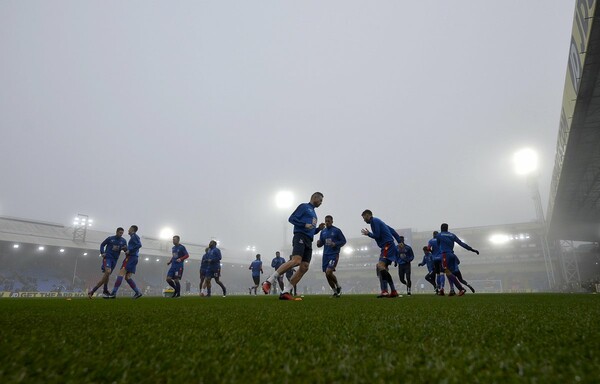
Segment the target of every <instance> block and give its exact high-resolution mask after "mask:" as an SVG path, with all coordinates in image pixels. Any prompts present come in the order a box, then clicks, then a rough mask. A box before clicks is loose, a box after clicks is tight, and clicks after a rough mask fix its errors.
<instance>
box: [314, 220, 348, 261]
mask: <svg viewBox="0 0 600 384" xmlns="http://www.w3.org/2000/svg"><path fill="white" fill-rule="evenodd" d="M319 240H320V241H321V243H323V246H324V247H325V248H323V256H333V255H338V254H339V253H340V249H341V248H342V247H343V246H344V245H345V244H346V237H345V236H344V234H343V233H342V231H341V230H340V229H339V228H338V227H334V226H333V225H332V226H331V228H327V227H325V228H323V230H322V231H321V236H320V237H319Z"/></svg>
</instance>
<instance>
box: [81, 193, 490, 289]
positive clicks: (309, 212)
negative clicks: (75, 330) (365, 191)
mask: <svg viewBox="0 0 600 384" xmlns="http://www.w3.org/2000/svg"><path fill="white" fill-rule="evenodd" d="M322 202H323V194H322V193H321V192H315V193H313V194H312V196H311V198H310V201H309V202H308V203H302V204H300V205H299V206H298V207H297V208H296V210H295V211H294V212H293V213H292V214H291V215H290V217H289V219H288V221H289V222H290V223H291V224H292V225H293V226H294V236H293V239H292V246H293V249H292V255H290V257H289V260H288V261H286V260H285V259H284V258H283V257H281V255H280V253H279V252H277V253H276V257H275V258H274V259H273V262H272V263H271V266H272V267H273V268H274V269H275V272H274V273H272V274H271V275H270V276H269V277H268V278H267V279H266V280H265V281H264V282H263V283H262V290H263V292H264V293H265V294H269V293H270V292H271V289H272V288H273V285H274V284H275V282H277V283H278V285H279V287H280V289H281V294H280V295H279V299H281V300H300V299H301V298H298V297H294V296H295V295H296V292H295V288H296V286H297V284H298V282H299V281H300V280H301V279H302V277H303V276H304V274H305V273H306V272H307V271H308V268H309V265H310V261H311V259H312V253H313V249H312V243H313V239H314V236H315V235H316V234H318V233H320V236H319V239H318V240H317V247H319V248H320V247H324V249H323V262H322V270H323V272H324V273H325V277H326V279H327V282H328V284H329V286H330V287H331V289H332V291H333V297H335V298H339V297H340V295H341V292H342V287H341V285H340V283H339V281H338V279H337V277H336V276H335V274H334V272H335V269H336V266H337V264H338V261H339V256H340V251H341V248H342V247H343V246H344V245H345V244H346V238H345V236H344V234H343V233H342V231H341V230H340V229H339V228H337V227H334V226H333V217H332V216H331V215H327V216H326V217H325V222H324V223H321V224H319V225H317V223H318V219H317V214H316V212H315V209H316V208H318V207H320V206H321V204H322ZM362 218H363V220H364V221H365V223H367V224H370V227H371V229H370V230H369V229H367V228H364V229H362V230H361V233H362V234H363V235H365V236H368V237H370V238H372V239H373V240H375V242H376V243H377V245H378V246H379V248H380V249H381V252H380V255H379V260H378V263H377V268H376V272H377V277H378V279H379V283H380V287H381V293H380V294H379V295H378V296H377V297H378V298H394V297H398V296H399V294H398V291H397V290H396V288H395V285H394V280H393V278H392V275H391V274H390V272H389V267H390V265H392V264H394V266H395V267H398V275H399V279H400V281H401V282H402V283H403V284H404V285H406V287H407V295H411V286H412V283H411V279H410V276H411V264H410V263H411V262H412V261H413V260H414V252H413V250H412V248H411V247H410V246H409V245H407V244H405V243H404V237H403V236H400V235H399V234H398V233H397V232H396V230H394V229H393V228H392V227H390V226H389V225H387V224H386V223H384V222H383V221H382V220H381V219H379V218H377V217H374V216H373V213H372V212H371V211H370V210H368V209H367V210H365V211H364V212H363V213H362ZM440 230H441V231H440V232H437V231H435V232H433V238H432V239H431V240H429V243H428V245H427V246H425V247H423V252H424V255H423V261H422V262H421V263H419V266H423V265H427V269H428V274H427V276H426V277H425V278H426V280H427V281H428V282H430V283H431V284H432V285H433V287H434V289H435V292H436V294H439V295H445V293H444V286H445V278H447V279H448V281H449V284H450V292H449V295H450V296H453V295H455V294H456V292H455V289H454V287H456V289H457V290H458V294H457V295H458V296H462V295H464V294H465V292H466V291H465V289H464V287H463V285H462V284H465V285H466V286H467V287H469V289H470V290H471V291H472V292H475V290H474V289H473V287H472V286H471V285H469V284H468V283H467V282H466V281H465V280H464V279H463V278H462V274H461V272H460V269H459V267H458V265H459V263H460V261H459V260H458V257H457V256H456V255H455V254H454V244H455V243H456V244H458V245H460V246H461V247H463V248H465V249H467V250H469V251H472V252H475V253H477V254H478V255H479V251H477V250H476V249H473V248H472V247H471V246H469V245H468V244H465V243H464V242H462V241H461V240H460V239H459V238H458V237H457V236H456V235H455V234H453V233H451V232H449V231H448V224H446V223H444V224H442V225H441V228H440ZM137 231H138V227H137V226H135V225H132V226H131V227H130V228H129V231H128V233H129V236H130V239H129V241H128V242H127V241H125V239H124V238H123V233H124V229H123V228H120V227H119V228H117V231H116V234H115V236H110V237H108V238H107V239H106V240H104V241H103V242H102V244H101V245H100V253H101V256H102V272H103V275H102V278H101V279H100V281H99V282H98V284H97V285H96V286H95V287H94V288H93V289H92V290H90V291H89V292H88V297H89V298H90V299H91V298H93V296H94V294H95V292H96V291H97V290H98V289H99V288H100V287H101V286H104V291H103V293H102V296H103V297H104V298H107V299H114V298H116V294H117V291H118V289H119V287H120V285H121V283H122V281H123V278H125V281H127V283H128V284H129V286H130V287H131V288H132V289H133V291H134V293H135V294H134V296H133V298H134V299H138V298H140V297H141V296H142V293H141V292H140V290H139V289H138V288H137V286H136V284H135V282H134V281H133V278H132V275H133V274H135V270H136V265H137V262H138V257H139V249H140V248H141V247H142V243H141V241H140V238H139V236H138V235H137ZM396 242H397V243H396ZM121 252H125V260H124V261H123V263H122V265H121V269H120V270H119V275H118V277H117V280H116V281H115V284H114V287H113V289H112V292H109V291H108V280H109V277H110V274H111V273H112V271H113V270H114V268H115V266H116V265H117V261H118V259H119V256H120V254H121ZM187 258H189V254H188V252H187V250H186V248H185V246H183V245H182V244H181V243H180V238H179V236H173V248H172V257H171V259H170V260H169V262H168V263H167V265H169V266H170V268H169V271H168V272H167V278H166V282H167V283H168V284H169V285H170V286H171V287H172V288H173V294H172V297H173V298H177V297H180V296H181V284H180V280H181V277H182V275H183V269H184V263H185V260H186V259H187ZM248 269H250V270H251V271H252V278H253V280H254V286H252V287H250V288H249V293H250V294H252V290H254V294H255V295H256V292H257V289H258V285H259V282H260V274H261V273H263V269H262V261H261V260H260V254H258V255H256V260H254V261H253V262H252V263H251V264H250V266H249V268H248ZM220 275H221V251H220V250H219V248H217V243H216V241H214V240H211V241H210V243H209V245H208V247H207V248H206V250H205V254H204V255H203V256H202V261H201V264H200V295H201V296H211V280H212V279H215V282H216V283H217V284H218V285H219V286H220V287H221V289H222V291H223V296H224V297H225V296H226V294H227V293H226V292H227V290H226V288H225V285H224V284H223V283H222V282H221V281H220ZM283 276H287V279H286V281H285V282H284V279H283ZM461 283H462V284H461Z"/></svg>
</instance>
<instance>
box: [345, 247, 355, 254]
mask: <svg viewBox="0 0 600 384" xmlns="http://www.w3.org/2000/svg"><path fill="white" fill-rule="evenodd" d="M352 252H354V249H352V248H350V247H344V254H346V255H351V254H352Z"/></svg>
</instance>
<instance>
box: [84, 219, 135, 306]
mask: <svg viewBox="0 0 600 384" xmlns="http://www.w3.org/2000/svg"><path fill="white" fill-rule="evenodd" d="M124 232H125V230H124V229H123V228H121V227H119V228H117V231H116V234H115V235H114V236H109V237H107V238H106V239H105V240H104V241H103V242H102V244H100V255H101V256H102V267H101V269H102V272H103V275H102V278H101V279H100V281H99V282H98V284H96V286H95V287H94V288H93V289H92V290H91V291H89V292H88V297H89V298H90V299H91V298H93V297H94V293H96V291H97V290H98V288H100V287H101V286H102V285H104V291H103V292H102V296H103V297H108V296H110V292H109V291H108V279H109V277H110V274H111V273H112V271H113V270H114V269H115V266H116V265H117V260H119V256H120V255H121V251H126V250H127V240H125V239H124V238H123V233H124Z"/></svg>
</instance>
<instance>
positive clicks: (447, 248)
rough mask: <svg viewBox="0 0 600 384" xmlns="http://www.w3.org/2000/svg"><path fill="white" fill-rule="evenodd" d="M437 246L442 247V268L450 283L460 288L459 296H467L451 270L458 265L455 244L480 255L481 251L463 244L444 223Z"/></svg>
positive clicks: (438, 236)
mask: <svg viewBox="0 0 600 384" xmlns="http://www.w3.org/2000/svg"><path fill="white" fill-rule="evenodd" d="M436 238H437V244H438V246H439V247H440V248H439V250H440V253H441V255H442V268H444V273H445V274H446V277H448V280H449V281H452V283H454V285H455V286H456V287H457V288H458V291H459V292H458V296H462V295H464V294H465V292H466V291H465V289H464V288H463V286H462V285H461V284H460V282H459V281H458V279H457V278H456V276H454V274H453V273H452V271H451V270H450V268H451V267H453V266H454V264H455V263H456V255H455V254H454V243H456V244H458V245H460V246H461V247H463V248H464V249H466V250H468V251H471V252H475V253H476V254H478V255H479V251H478V250H476V249H474V248H471V246H470V245H468V244H465V243H463V242H462V241H461V240H460V239H459V238H458V236H456V235H455V234H454V233H452V232H448V224H446V223H443V224H442V225H441V227H440V233H439V234H438V235H437V237H436Z"/></svg>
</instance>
